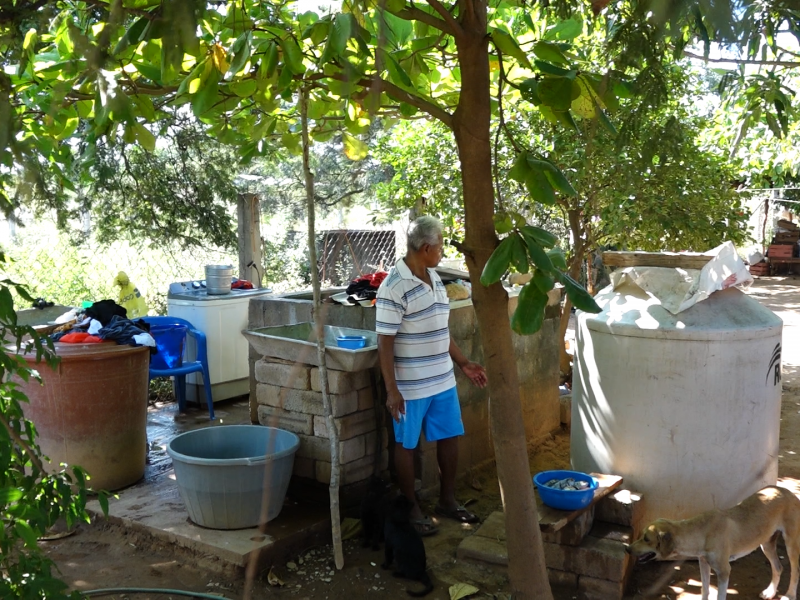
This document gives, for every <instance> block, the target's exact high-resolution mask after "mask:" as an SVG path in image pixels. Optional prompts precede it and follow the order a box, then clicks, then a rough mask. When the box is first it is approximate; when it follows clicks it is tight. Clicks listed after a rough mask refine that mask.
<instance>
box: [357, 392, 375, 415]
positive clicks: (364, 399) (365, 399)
mask: <svg viewBox="0 0 800 600" xmlns="http://www.w3.org/2000/svg"><path fill="white" fill-rule="evenodd" d="M367 409H372V410H374V409H375V398H374V395H373V393H372V388H371V387H365V388H362V389H360V390H358V410H367Z"/></svg>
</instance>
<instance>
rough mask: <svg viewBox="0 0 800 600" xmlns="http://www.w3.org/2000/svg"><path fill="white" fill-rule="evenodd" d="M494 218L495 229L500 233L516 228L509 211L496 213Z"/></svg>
mask: <svg viewBox="0 0 800 600" xmlns="http://www.w3.org/2000/svg"><path fill="white" fill-rule="evenodd" d="M492 220H493V221H494V230H495V231H496V232H497V233H499V234H500V235H503V234H505V233H508V232H509V231H511V230H512V229H514V223H513V221H512V220H511V217H510V216H509V215H508V213H495V214H494V216H493V217H492Z"/></svg>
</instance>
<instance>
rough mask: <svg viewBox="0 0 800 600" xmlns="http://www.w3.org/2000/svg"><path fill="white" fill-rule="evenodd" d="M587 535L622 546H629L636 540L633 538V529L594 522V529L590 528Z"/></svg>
mask: <svg viewBox="0 0 800 600" xmlns="http://www.w3.org/2000/svg"><path fill="white" fill-rule="evenodd" d="M589 535H590V536H592V537H596V538H600V539H603V540H612V541H615V542H621V543H623V544H630V543H631V542H633V540H635V539H636V538H634V537H633V527H626V526H625V525H615V524H614V523H605V522H601V521H595V523H594V527H592V530H591V531H590V532H589Z"/></svg>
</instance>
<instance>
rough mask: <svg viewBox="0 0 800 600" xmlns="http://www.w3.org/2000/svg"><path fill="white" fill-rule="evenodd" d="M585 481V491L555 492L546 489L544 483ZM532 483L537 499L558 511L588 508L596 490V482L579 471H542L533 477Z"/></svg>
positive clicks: (554, 490) (555, 490)
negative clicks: (536, 490)
mask: <svg viewBox="0 0 800 600" xmlns="http://www.w3.org/2000/svg"><path fill="white" fill-rule="evenodd" d="M568 477H572V479H575V480H576V481H585V482H587V483H588V484H589V487H588V488H586V489H585V490H557V489H554V488H550V487H547V486H546V485H545V483H547V482H548V481H550V480H551V479H567V478H568ZM533 483H534V484H536V487H537V488H538V490H539V497H540V498H541V499H542V502H544V503H545V504H546V505H547V506H550V507H552V508H557V509H559V510H579V509H581V508H583V507H584V506H588V505H589V503H590V502H591V501H592V498H593V497H594V491H595V490H596V489H597V480H596V479H595V478H594V477H592V476H591V475H587V474H586V473H580V472H579V471H542V472H541V473H537V474H536V475H534V476H533Z"/></svg>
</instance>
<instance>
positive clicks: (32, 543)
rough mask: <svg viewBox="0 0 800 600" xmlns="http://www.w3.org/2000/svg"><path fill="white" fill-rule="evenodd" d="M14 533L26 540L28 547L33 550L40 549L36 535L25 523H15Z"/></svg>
mask: <svg viewBox="0 0 800 600" xmlns="http://www.w3.org/2000/svg"><path fill="white" fill-rule="evenodd" d="M14 531H16V532H17V535H18V536H19V537H21V538H22V539H23V540H25V545H26V546H28V548H30V549H31V550H36V549H38V546H37V545H36V534H35V533H34V532H33V529H31V526H30V525H28V524H27V523H26V522H25V521H17V522H16V523H14Z"/></svg>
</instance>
